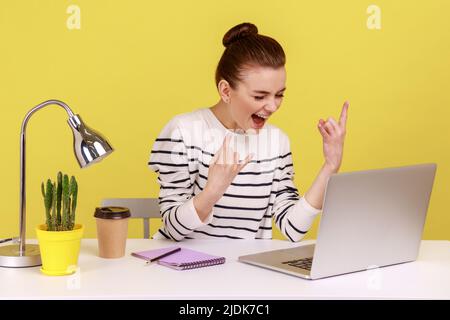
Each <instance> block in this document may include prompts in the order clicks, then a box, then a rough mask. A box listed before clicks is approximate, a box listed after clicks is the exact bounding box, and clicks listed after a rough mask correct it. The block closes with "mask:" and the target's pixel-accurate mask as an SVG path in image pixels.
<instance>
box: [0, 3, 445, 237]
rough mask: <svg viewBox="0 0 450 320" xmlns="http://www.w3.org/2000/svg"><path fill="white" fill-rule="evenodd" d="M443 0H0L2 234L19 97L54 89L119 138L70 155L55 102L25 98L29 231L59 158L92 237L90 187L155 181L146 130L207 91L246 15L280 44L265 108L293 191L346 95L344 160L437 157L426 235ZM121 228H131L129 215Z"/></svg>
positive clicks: (440, 215) (438, 144)
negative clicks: (108, 146) (90, 159)
mask: <svg viewBox="0 0 450 320" xmlns="http://www.w3.org/2000/svg"><path fill="white" fill-rule="evenodd" d="M70 4H76V5H78V6H79V8H80V9H81V29H80V30H69V29H68V28H67V27H66V21H67V19H68V18H69V16H70V14H68V13H66V10H67V7H68V6H69V5H70ZM370 4H376V5H378V6H379V7H380V9H381V27H382V28H381V30H369V29H368V28H367V27H366V21H367V18H368V16H369V14H367V13H366V10H367V7H368V6H369V5H370ZM449 12H450V2H449V1H446V0H442V1H438V0H427V1H424V0H422V1H413V2H412V1H375V2H373V1H362V0H353V1H350V0H348V1H331V0H330V1H298V0H290V1H273V0H270V1H267V0H254V1H242V0H228V1H225V2H224V1H212V0H202V1H167V2H165V1H106V0H104V1H99V0H97V1H87V0H84V1H81V0H78V1H56V0H55V1H48V0H47V1H44V0H39V1H12V0H10V1H2V2H1V5H0V39H1V40H0V98H1V99H0V103H1V126H0V130H1V138H2V139H1V144H2V147H1V183H0V194H1V199H2V201H1V207H2V210H1V213H0V221H1V222H0V238H3V237H8V236H17V235H18V225H19V215H18V213H19V132H20V125H21V122H22V120H23V117H24V116H25V114H26V112H27V111H28V110H29V109H30V108H32V107H33V106H35V105H36V104H38V103H40V102H42V101H44V100H47V99H60V100H62V101H64V102H66V103H67V104H68V105H69V106H71V107H72V109H73V110H74V112H75V113H79V114H80V115H81V116H82V117H83V119H84V120H85V121H86V123H87V124H88V125H90V126H91V127H93V128H95V129H97V130H99V131H100V132H102V133H103V134H104V135H105V136H107V137H108V138H109V140H110V142H111V143H112V145H113V146H114V147H115V149H116V151H115V152H114V153H113V154H112V155H111V156H110V157H109V158H107V159H106V160H104V161H103V162H101V163H100V164H97V165H94V166H92V167H90V168H88V169H85V170H80V169H79V167H78V164H77V163H76V160H75V158H74V156H73V152H72V133H71V130H70V129H69V127H68V126H67V123H66V119H67V117H66V114H65V112H64V111H63V109H61V108H59V107H56V106H53V107H48V108H46V109H44V110H41V111H39V112H38V113H36V114H35V116H34V117H32V119H31V120H30V122H29V125H28V136H27V141H28V148H27V152H28V157H27V173H28V179H27V192H28V198H27V205H28V210H27V228H28V229H27V235H28V237H32V238H34V237H35V231H34V227H35V226H36V225H37V224H39V223H42V222H43V221H44V205H43V200H42V196H41V193H40V183H41V181H43V180H45V179H47V178H48V177H52V178H53V179H54V178H55V176H56V172H57V171H58V170H62V171H64V172H66V173H69V174H73V175H75V176H76V177H77V178H78V181H79V185H80V191H79V205H78V210H77V222H78V223H82V224H84V225H85V227H86V233H85V236H86V237H95V236H96V229H95V220H94V218H93V213H94V209H95V207H96V206H98V205H99V203H100V201H101V199H102V198H104V197H157V196H158V185H157V182H156V175H155V174H154V173H152V172H151V171H150V170H149V169H148V167H147V161H148V156H149V152H150V148H151V145H152V143H153V140H154V139H155V138H156V136H157V134H158V133H159V131H160V130H161V128H162V127H163V126H164V124H165V123H166V122H167V121H169V119H171V118H172V117H173V116H174V115H176V114H178V113H182V112H188V111H191V110H193V109H195V108H198V107H207V106H211V105H213V104H214V103H215V102H217V101H218V94H217V91H216V89H215V84H214V71H215V67H216V65H217V62H218V60H219V58H220V56H221V54H222V52H223V49H224V48H223V46H222V44H221V41H222V37H223V35H224V33H225V32H226V31H227V30H228V29H229V28H230V27H232V26H234V25H236V24H238V23H241V22H247V21H248V22H252V23H255V24H256V25H257V26H258V28H259V31H260V33H262V34H266V35H270V36H272V37H274V38H275V39H277V40H278V41H279V42H280V43H281V44H282V45H283V47H284V49H285V51H286V54H287V65H286V68H287V75H288V78H287V87H288V89H287V91H286V97H285V100H284V102H283V104H282V107H281V109H280V110H279V111H278V112H277V113H276V115H274V117H273V119H272V120H271V122H272V123H273V124H275V125H277V126H279V127H281V128H282V129H283V130H285V131H286V132H287V133H288V135H289V136H290V139H291V144H292V148H293V156H294V169H295V171H296V179H295V181H296V184H297V187H298V188H299V190H300V193H301V194H303V193H305V192H306V190H307V189H308V188H309V186H310V185H311V183H312V182H313V180H314V179H315V177H316V175H317V173H318V171H319V169H320V167H321V165H322V163H323V154H322V140H321V136H320V134H319V132H318V130H317V126H316V125H317V123H318V120H319V119H320V118H324V119H326V118H327V117H329V116H333V117H334V118H335V119H337V118H338V116H339V113H340V111H341V107H342V103H343V102H344V101H345V100H346V99H348V100H349V101H350V108H349V115H348V126H347V132H348V133H347V138H346V142H345V152H344V159H343V164H342V167H341V172H344V171H353V170H364V169H375V168H384V167H389V166H400V165H408V164H416V163H424V162H436V163H437V164H438V170H437V175H436V180H435V184H434V189H433V193H432V197H431V202H430V208H429V213H428V214H429V215H428V218H427V223H426V226H425V230H424V235H423V238H424V239H450V237H449V234H450V232H449V230H450V216H449V214H448V206H449V205H448V200H449V195H450V193H449V191H448V182H449V180H450V170H449V160H450V148H449V137H450V134H449V133H450V132H449V124H448V122H449V118H450V111H449V110H450V108H449V106H450V88H449V84H450V19H448V15H449ZM318 224H319V219H317V220H316V222H315V224H314V226H313V228H312V229H311V231H310V232H309V233H308V234H307V236H306V238H315V237H316V232H317V227H318ZM157 225H159V221H157V223H156V224H154V225H153V227H152V233H153V232H154V231H155V228H156V227H157ZM129 235H130V237H140V236H141V235H142V231H141V224H140V222H138V221H133V223H132V224H131V226H130V230H129ZM275 236H276V237H277V238H279V237H282V236H281V234H280V233H279V232H278V231H276V233H275Z"/></svg>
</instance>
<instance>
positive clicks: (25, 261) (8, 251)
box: [0, 244, 42, 268]
mask: <svg viewBox="0 0 450 320" xmlns="http://www.w3.org/2000/svg"><path fill="white" fill-rule="evenodd" d="M19 249H20V247H19V244H13V245H9V246H2V247H0V267H7V268H26V267H36V266H40V265H42V262H41V253H40V251H39V245H37V244H26V245H25V252H24V253H23V254H22V255H20V253H19Z"/></svg>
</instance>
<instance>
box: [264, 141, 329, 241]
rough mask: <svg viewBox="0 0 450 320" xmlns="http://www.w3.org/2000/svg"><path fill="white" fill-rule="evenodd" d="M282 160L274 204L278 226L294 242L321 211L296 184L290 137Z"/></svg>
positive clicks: (302, 235) (285, 144)
mask: <svg viewBox="0 0 450 320" xmlns="http://www.w3.org/2000/svg"><path fill="white" fill-rule="evenodd" d="M284 140H285V142H284V147H283V148H282V150H283V151H282V154H281V155H282V157H281V162H280V170H281V174H280V178H279V179H280V182H279V185H278V190H277V193H276V196H275V200H274V204H273V208H272V210H273V217H274V220H275V224H276V226H277V227H278V228H279V229H280V231H281V232H282V233H283V234H284V235H285V236H286V238H288V239H289V240H290V241H292V242H297V241H300V240H301V239H302V238H303V237H304V236H305V234H306V232H307V231H308V230H309V228H310V227H311V225H312V223H313V221H314V218H315V216H316V215H317V214H318V213H319V212H320V211H321V210H318V209H316V208H314V207H312V206H311V205H310V204H309V203H308V202H307V201H306V199H305V198H304V197H301V196H300V195H299V193H298V190H297V188H296V187H295V185H294V175H295V173H294V166H293V162H292V153H291V150H290V142H289V138H288V137H287V136H286V138H285V139H284Z"/></svg>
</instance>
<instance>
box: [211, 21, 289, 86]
mask: <svg viewBox="0 0 450 320" xmlns="http://www.w3.org/2000/svg"><path fill="white" fill-rule="evenodd" d="M222 43H223V45H224V46H225V51H224V52H223V54H222V57H221V58H220V61H219V64H218V65H217V69H216V87H217V85H218V84H219V81H220V80H221V79H224V80H226V81H228V83H229V84H230V86H231V88H233V89H236V87H237V83H238V82H239V81H241V71H242V70H243V69H244V68H245V67H251V66H254V65H256V66H262V67H272V68H274V69H277V68H280V67H283V66H284V65H285V63H286V56H285V54H284V51H283V48H282V47H281V45H280V44H279V43H278V42H277V41H276V40H275V39H273V38H271V37H268V36H264V35H261V34H258V28H257V27H256V26H255V25H254V24H252V23H248V22H244V23H241V24H238V25H236V26H234V27H233V28H231V29H230V30H228V32H227V33H225V35H224V37H223V40H222Z"/></svg>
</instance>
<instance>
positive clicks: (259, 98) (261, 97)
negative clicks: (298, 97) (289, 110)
mask: <svg viewBox="0 0 450 320" xmlns="http://www.w3.org/2000/svg"><path fill="white" fill-rule="evenodd" d="M276 97H277V98H283V97H284V95H283V94H279V95H276ZM253 98H255V100H257V101H261V100H263V99H264V98H265V96H255V97H253Z"/></svg>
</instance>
